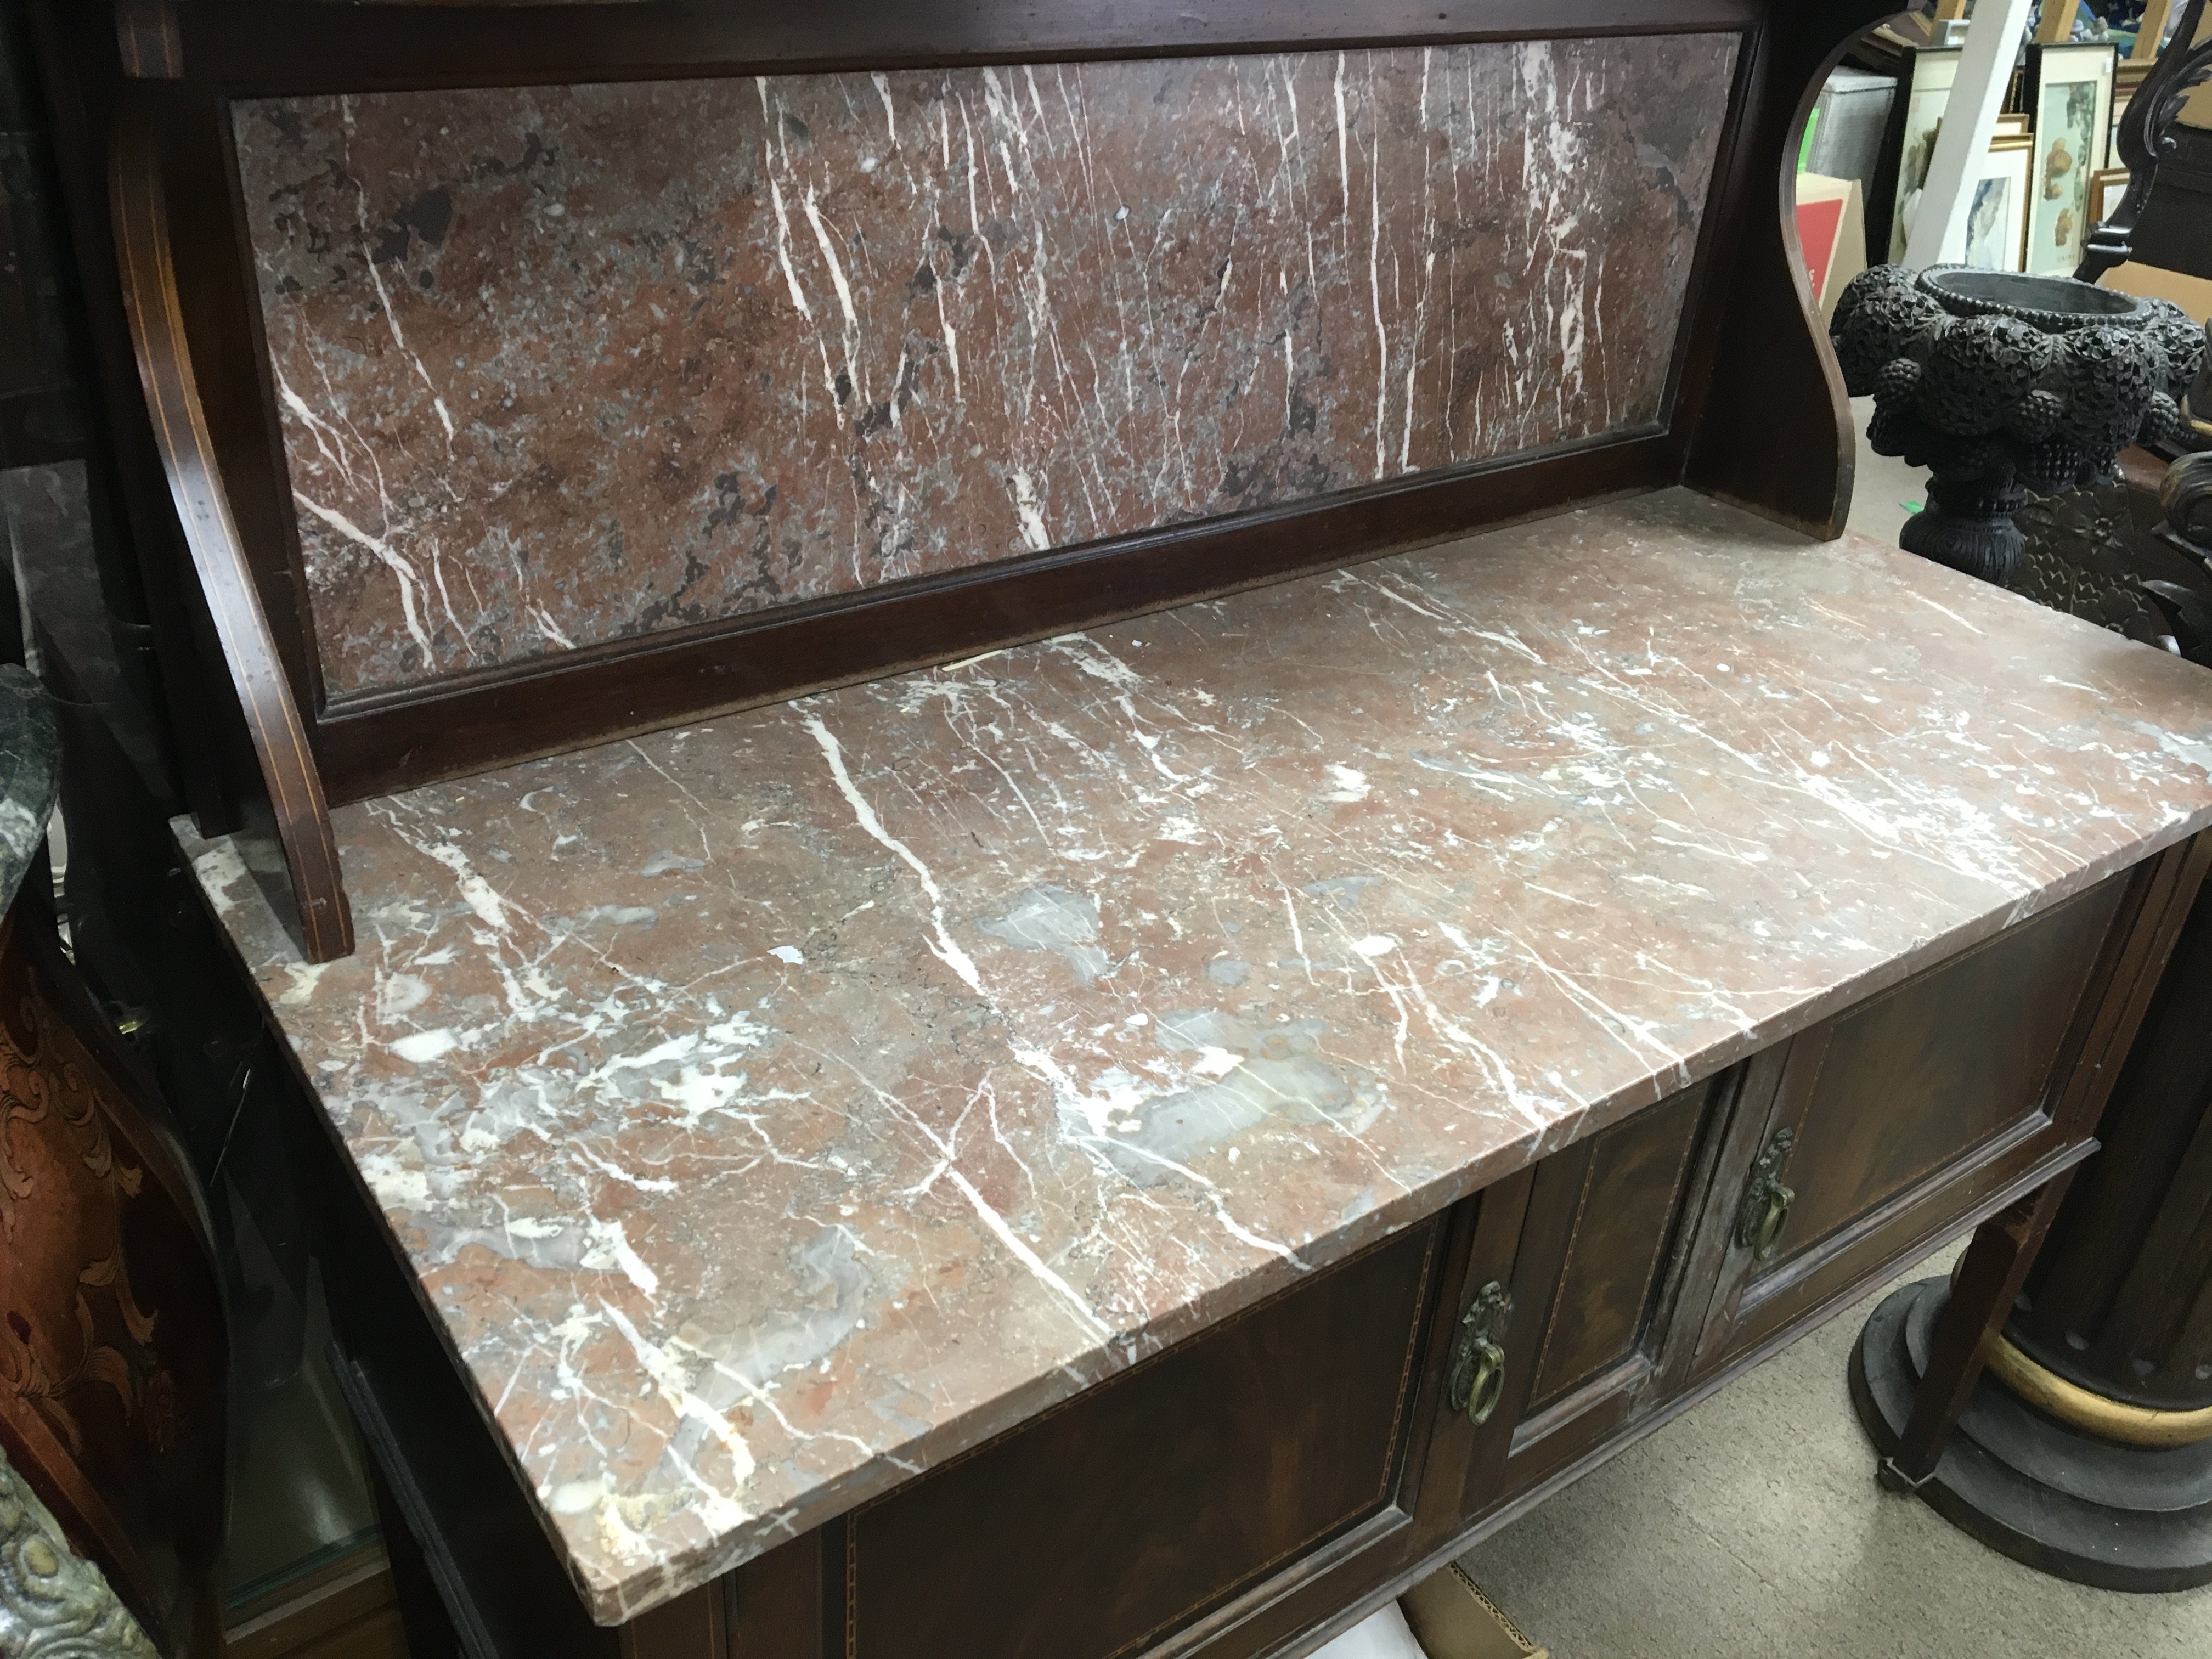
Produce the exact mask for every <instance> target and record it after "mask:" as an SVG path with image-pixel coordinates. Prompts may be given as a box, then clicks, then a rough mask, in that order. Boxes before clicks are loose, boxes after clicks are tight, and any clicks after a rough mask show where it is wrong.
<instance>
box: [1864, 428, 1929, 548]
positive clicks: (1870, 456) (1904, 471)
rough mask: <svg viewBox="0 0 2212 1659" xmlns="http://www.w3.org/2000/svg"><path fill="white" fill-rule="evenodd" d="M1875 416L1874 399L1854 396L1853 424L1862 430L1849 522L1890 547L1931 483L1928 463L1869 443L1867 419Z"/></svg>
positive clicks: (1895, 541)
mask: <svg viewBox="0 0 2212 1659" xmlns="http://www.w3.org/2000/svg"><path fill="white" fill-rule="evenodd" d="M1873 416H1874V399H1873V398H1852V399H1851V424H1852V426H1853V427H1855V428H1857V432H1858V435H1859V466H1858V475H1857V481H1856V484H1855V486H1854V488H1853V489H1852V491H1851V514H1850V526H1851V528H1852V529H1854V530H1856V531H1858V532H1861V533H1862V534H1864V535H1868V536H1871V537H1873V538H1875V540H1876V541H1878V542H1882V543H1885V544H1887V545H1889V546H1891V547H1894V546H1896V545H1897V532H1899V531H1900V530H1902V529H1904V528H1905V520H1907V519H1909V518H1911V516H1912V515H1913V514H1914V513H1917V512H1918V511H1919V510H1920V507H1921V504H1922V502H1923V500H1924V499H1925V495H1924V492H1925V491H1926V489H1927V487H1928V471H1927V469H1926V468H1925V467H1918V466H1907V465H1905V463H1904V462H1903V461H1899V460H1893V459H1890V458H1889V457H1888V456H1887V455H1877V454H1875V453H1874V451H1872V450H1871V449H1869V448H1868V447H1867V441H1866V428H1867V422H1868V421H1869V420H1870V419H1872V418H1873Z"/></svg>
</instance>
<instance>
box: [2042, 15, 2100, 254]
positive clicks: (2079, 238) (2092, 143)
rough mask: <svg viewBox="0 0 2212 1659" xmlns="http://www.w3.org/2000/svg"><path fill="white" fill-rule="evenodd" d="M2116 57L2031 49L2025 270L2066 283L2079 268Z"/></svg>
mask: <svg viewBox="0 0 2212 1659" xmlns="http://www.w3.org/2000/svg"><path fill="white" fill-rule="evenodd" d="M2118 65H2119V49H2118V47H2117V46H2113V45H2112V43H2111V42H2110V41H2088V40H2084V41H2078V42H2067V43H2063V44H2060V45H2057V46H2030V47H2029V48H2028V49H2027V107H2028V112H2029V113H2030V114H2031V115H2033V117H2034V118H2035V155H2034V160H2033V177H2032V179H2031V181H2030V182H2031V186H2032V187H2031V190H2030V191H2029V204H2030V205H2029V208H2028V215H2027V269H2028V270H2030V271H2032V272H2033V273H2035V274H2036V275H2038V276H2070V275H2072V274H2073V270H2074V268H2075V266H2076V265H2078V264H2081V246H2082V243H2083V242H2084V241H2085V240H2087V237H2088V234H2089V226H2090V222H2091V220H2090V209H2091V204H2090V201H2089V181H2090V179H2091V178H2092V177H2093V175H2094V174H2095V173H2097V172H2098V171H2099V170H2100V169H2101V168H2102V167H2104V165H2105V161H2106V148H2107V146H2108V145H2109V143H2110V142H2111V135H2112V88H2113V77H2114V75H2115V72H2116V71H2117V70H2118Z"/></svg>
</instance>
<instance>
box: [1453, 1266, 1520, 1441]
mask: <svg viewBox="0 0 2212 1659" xmlns="http://www.w3.org/2000/svg"><path fill="white" fill-rule="evenodd" d="M1512 1312H1513V1298H1512V1297H1510V1296H1509V1295H1507V1294H1506V1291H1505V1287H1504V1285H1501V1284H1499V1283H1498V1281H1497V1280H1496V1279H1492V1280H1491V1281H1490V1283H1488V1284H1487V1285H1484V1286H1483V1287H1482V1288H1481V1290H1480V1291H1477V1292H1476V1293H1475V1297H1474V1303H1473V1304H1471V1305H1470V1306H1469V1307H1468V1310H1467V1312H1466V1313H1465V1314H1464V1315H1463V1316H1462V1317H1461V1319H1460V1322H1459V1340H1458V1342H1457V1343H1456V1344H1455V1345H1454V1346H1453V1348H1452V1361H1451V1370H1450V1374H1449V1377H1448V1378H1447V1380H1446V1384H1445V1390H1444V1398H1445V1402H1446V1403H1447V1404H1448V1405H1449V1406H1450V1407H1451V1408H1452V1410H1454V1411H1455V1412H1465V1413H1467V1419H1468V1422H1470V1423H1472V1424H1474V1426H1475V1427H1477V1428H1478V1429H1479V1428H1480V1427H1481V1426H1482V1425H1484V1424H1486V1423H1487V1422H1488V1421H1490V1419H1491V1416H1492V1413H1495V1412H1496V1411H1497V1409H1498V1401H1501V1400H1503V1399H1504V1397H1505V1345H1504V1342H1502V1341H1501V1340H1499V1339H1500V1338H1502V1337H1503V1336H1504V1334H1505V1322H1506V1320H1507V1319H1508V1318H1510V1316H1511V1315H1512Z"/></svg>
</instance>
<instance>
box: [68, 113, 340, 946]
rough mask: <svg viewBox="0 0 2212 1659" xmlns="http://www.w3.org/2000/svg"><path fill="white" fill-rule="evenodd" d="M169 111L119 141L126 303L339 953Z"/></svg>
mask: <svg viewBox="0 0 2212 1659" xmlns="http://www.w3.org/2000/svg"><path fill="white" fill-rule="evenodd" d="M158 113H159V112H158V110H157V109H156V108H155V107H154V106H146V105H142V106H139V107H137V108H135V109H131V110H129V111H127V112H125V118H124V119H123V122H122V124H121V125H120V126H119V128H118V133H117V137H116V140H115V147H114V152H113V172H112V179H111V181H110V182H111V190H112V203H113V209H114V216H115V239H116V245H117V247H118V251H119V256H120V258H119V262H120V265H121V270H122V273H123V280H124V301H125V308H126V310H127V312H128V313H129V316H130V319H131V330H132V333H133V336H134V338H135V340H136V343H137V356H138V363H139V369H140V374H141V379H142V382H143V391H144V393H145V398H146V405H147V409H148V410H149V413H150V414H151V416H152V417H153V422H154V432H155V441H156V443H157V445H158V446H159V447H160V451H161V459H162V464H163V466H164V470H165V471H166V472H167V477H168V481H169V488H170V494H171V496H172V498H173V501H174V503H175V507H176V513H177V518H178V520H179V523H180V524H181V525H182V526H183V528H184V534H185V544H186V545H187V547H188V548H189V549H190V550H191V558H192V565H193V568H194V571H195V573H196V574H197V576H198V578H199V584H200V588H201V591H202V592H203V593H204V594H205V595H206V598H207V602H208V606H209V610H210V613H211V615H212V617H213V619H214V623H215V629H216V635H217V637H218V640H219V641H220V643H221V646H222V653H223V657H224V659H225V661H226V662H227V663H228V665H229V668H230V672H231V679H232V686H233V689H234V691H235V693H236V695H237V697H238V701H239V704H240V707H241V708H243V709H244V710H245V714H246V726H247V729H248V731H249V732H250V733H251V734H252V742H253V748H254V753H255V756H256V757H257V759H258V762H259V763H260V769H261V774H262V779H263V781H264V785H265V786H266V788H267V791H268V804H269V808H270V812H271V814H272V815H273V817H274V820H275V823H274V830H275V835H276V839H277V842H278V844H279V845H280V847H281V848H282V850H283V860H284V864H285V866H286V868H287V870H288V871H289V874H290V877H291V883H292V894H293V897H294V900H295V906H296V914H297V915H298V917H299V921H300V928H301V948H302V950H303V951H304V953H305V954H306V956H307V960H308V961H310V962H328V961H330V960H331V959H333V958H334V957H342V956H344V955H347V954H348V953H349V952H350V951H352V949H353V917H352V913H351V909H350V908H349V905H348V904H347V902H346V896H345V890H344V887H343V882H342V879H341V877H340V874H339V871H338V861H337V842H336V840H335V839H334V838H333V837H332V836H331V823H330V812H329V809H328V806H327V805H326V804H325V800H324V796H323V787H322V780H321V777H320V775H319V772H318V771H317V769H316V767H315V763H314V760H313V756H312V754H311V753H310V751H309V749H308V742H307V728H306V726H305V725H304V724H303V723H302V721H301V718H300V713H299V708H298V706H297V704H296V703H295V701H294V698H293V696H292V690H291V686H290V684H289V681H288V679H287V677H286V675H285V673H284V671H283V665H282V663H281V661H280V659H279V658H278V656H277V653H276V641H275V640H274V639H273V637H272V636H271V635H270V629H269V623H268V618H267V617H266V615H265V614H264V611H263V609H262V606H261V603H260V600H259V599H258V595H257V593H256V592H255V586H254V578H253V569H252V563H251V562H250V557H249V555H248V553H247V550H246V546H245V544H244V542H243V541H242V539H241V536H240V529H239V524H238V520H237V519H236V518H235V516H234V513H232V510H231V506H230V500H229V495H228V491H227V490H226V489H225V487H224V483H223V477H222V469H221V466H220V465H219V463H218V461H217V459H216V454H215V434H214V430H213V428H211V427H210V421H209V416H208V411H207V407H206V405H205V404H204V401H203V399H202V398H201V395H200V389H199V382H198V379H197V375H196V374H195V372H194V368H193V358H192V353H191V343H190V341H189V338H188V337H187V334H186V329H185V318H184V313H183V311H182V307H181V304H180V301H179V295H178V290H177V282H176V267H175V264H174V260H173V253H172V249H171V246H170V220H169V203H168V200H167V191H166V180H165V176H164V171H163V167H164V156H163V151H162V141H163V137H164V134H163V129H162V126H161V123H160V121H159V119H158Z"/></svg>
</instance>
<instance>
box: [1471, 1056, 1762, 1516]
mask: <svg viewBox="0 0 2212 1659" xmlns="http://www.w3.org/2000/svg"><path fill="white" fill-rule="evenodd" d="M1740 1075H1741V1073H1740V1072H1739V1071H1733V1070H1732V1071H1729V1072H1726V1073H1722V1074H1721V1075H1720V1076H1718V1077H1716V1078H1713V1079H1709V1080H1707V1081H1706V1082H1704V1083H1701V1084H1699V1085H1696V1086H1694V1087H1692V1088H1689V1089H1686V1090H1684V1091H1681V1092H1680V1093H1679V1094H1676V1095H1674V1096H1672V1097H1669V1098H1668V1099H1666V1100H1663V1101H1661V1102H1660V1103H1658V1104H1657V1105H1656V1106H1652V1107H1650V1108H1648V1109H1645V1110H1644V1111H1642V1112H1639V1113H1638V1114H1637V1115H1635V1116H1633V1117H1632V1118H1629V1119H1628V1120H1627V1121H1625V1122H1622V1123H1618V1124H1615V1125H1614V1126H1613V1127H1612V1128H1610V1129H1607V1130H1604V1131H1602V1132H1601V1133H1598V1134H1595V1135H1593V1136H1591V1137H1590V1139H1588V1140H1585V1141H1583V1142H1581V1143H1579V1144H1578V1145H1576V1146H1570V1147H1569V1148H1567V1149H1566V1150H1565V1152H1558V1153H1554V1154H1553V1156H1552V1157H1550V1158H1547V1159H1545V1161H1544V1162H1543V1163H1542V1164H1539V1165H1537V1167H1536V1170H1535V1172H1534V1180H1533V1182H1532V1183H1531V1186H1530V1189H1529V1195H1528V1210H1527V1214H1526V1217H1525V1219H1524V1221H1523V1223H1522V1230H1521V1234H1520V1237H1519V1240H1518V1242H1517V1248H1516V1251H1515V1254H1514V1256H1513V1260H1512V1264H1511V1267H1510V1271H1509V1273H1508V1275H1507V1277H1506V1279H1504V1281H1503V1282H1504V1284H1505V1285H1507V1286H1508V1288H1509V1290H1510V1296H1511V1298H1512V1307H1511V1312H1510V1316H1509V1317H1508V1319H1507V1330H1506V1336H1505V1340H1504V1348H1505V1353H1506V1359H1507V1370H1506V1383H1505V1388H1504V1394H1503V1395H1502V1396H1501V1399H1500V1401H1499V1405H1498V1410H1497V1412H1496V1413H1495V1414H1494V1416H1493V1418H1492V1422H1491V1423H1490V1424H1489V1425H1486V1429H1485V1432H1484V1435H1483V1447H1482V1449H1481V1451H1480V1453H1478V1455H1477V1460H1476V1467H1477V1470H1478V1474H1477V1478H1476V1480H1474V1483H1473V1490H1474V1506H1475V1507H1476V1508H1478V1509H1480V1508H1486V1507H1488V1506H1489V1505H1490V1504H1492V1503H1493V1502H1494V1501H1495V1499H1496V1498H1497V1497H1498V1496H1499V1495H1501V1494H1510V1493H1514V1492H1522V1491H1525V1490H1527V1489H1528V1488H1529V1487H1531V1486H1534V1485H1535V1484H1537V1483H1538V1482H1539V1481H1541V1480H1543V1479H1545V1478H1546V1477H1547V1476H1548V1475H1551V1474H1554V1473H1556V1472H1557V1471H1558V1470H1559V1469H1561V1468H1565V1467H1566V1466H1567V1465H1568V1464H1570V1463H1571V1462H1574V1460H1575V1459H1576V1458H1577V1457H1579V1456H1580V1455H1583V1453H1585V1452H1587V1451H1589V1449H1591V1448H1592V1447H1593V1446H1595V1445H1596V1444H1598V1443H1601V1441H1603V1440H1604V1439H1605V1438H1606V1437H1607V1436H1608V1435H1609V1434H1611V1433H1612V1432H1613V1431H1615V1430H1617V1429H1618V1428H1620V1425H1623V1424H1624V1423H1626V1421H1627V1420H1628V1419H1630V1418H1631V1417H1632V1415H1633V1414H1634V1413H1635V1411H1636V1409H1637V1407H1638V1404H1639V1402H1641V1401H1644V1400H1645V1399H1646V1398H1647V1397H1648V1395H1649V1394H1650V1389H1651V1385H1652V1383H1653V1381H1654V1379H1655V1378H1656V1376H1658V1375H1659V1361H1660V1358H1661V1356H1662V1352H1663V1351H1664V1347H1665V1345H1666V1343H1667V1341H1668V1337H1669V1334H1670V1332H1673V1331H1674V1330H1676V1329H1677V1328H1678V1327H1677V1324H1676V1321H1675V1319H1674V1313H1675V1310H1676V1308H1677V1305H1678V1304H1679V1302H1680V1297H1681V1294H1682V1291H1684V1289H1685V1288H1686V1286H1685V1284H1684V1276H1685V1272H1686V1267H1687V1265H1688V1261H1687V1256H1686V1253H1685V1252H1684V1251H1682V1250H1681V1249H1679V1248H1677V1247H1678V1245H1679V1243H1680V1241H1681V1240H1682V1239H1683V1238H1684V1237H1685V1236H1686V1232H1687V1231H1688V1230H1689V1229H1690V1228H1691V1227H1692V1226H1693V1225H1694V1224H1695V1221H1696V1215H1695V1211H1694V1207H1693V1206H1694V1205H1695V1202H1696V1200H1697V1198H1698V1196H1699V1194H1700V1192H1701V1190H1702V1188H1703V1184H1704V1182H1705V1179H1706V1178H1707V1177H1708V1176H1709V1175H1710V1170H1709V1169H1708V1168H1707V1167H1706V1166H1707V1164H1709V1163H1710V1157H1709V1154H1710V1152H1711V1148H1712V1144H1713V1142H1714V1140H1715V1139H1716V1138H1717V1133H1718V1132H1719V1128H1720V1126H1721V1123H1722V1121H1723V1115H1724V1114H1725V1112H1726V1110H1727V1108H1728V1106H1729V1103H1730V1102H1731V1101H1732V1100H1733V1098H1734V1097H1735V1091H1736V1087H1737V1084H1738V1082H1739V1080H1740Z"/></svg>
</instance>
